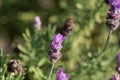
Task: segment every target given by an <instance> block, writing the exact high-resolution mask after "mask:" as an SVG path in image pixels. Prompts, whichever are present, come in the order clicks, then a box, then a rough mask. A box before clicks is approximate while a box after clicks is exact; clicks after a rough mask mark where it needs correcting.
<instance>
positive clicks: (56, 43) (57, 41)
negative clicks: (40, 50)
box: [48, 33, 65, 62]
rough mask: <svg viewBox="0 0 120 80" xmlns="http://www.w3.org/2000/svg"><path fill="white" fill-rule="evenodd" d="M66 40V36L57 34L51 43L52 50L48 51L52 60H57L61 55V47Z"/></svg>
mask: <svg viewBox="0 0 120 80" xmlns="http://www.w3.org/2000/svg"><path fill="white" fill-rule="evenodd" d="M64 40H65V36H63V35H62V34H60V33H58V34H55V35H54V37H53V40H52V42H51V44H50V50H49V52H48V56H49V58H50V61H51V62H56V61H57V60H58V59H59V58H60V57H61V56H62V54H61V52H60V50H61V48H62V42H63V41H64Z"/></svg>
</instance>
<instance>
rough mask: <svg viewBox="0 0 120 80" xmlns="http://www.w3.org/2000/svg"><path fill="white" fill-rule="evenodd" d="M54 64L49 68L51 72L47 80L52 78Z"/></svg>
mask: <svg viewBox="0 0 120 80" xmlns="http://www.w3.org/2000/svg"><path fill="white" fill-rule="evenodd" d="M54 64H55V63H54V62H53V63H52V67H51V70H50V74H49V77H48V80H50V79H51V76H52V73H53V68H54Z"/></svg>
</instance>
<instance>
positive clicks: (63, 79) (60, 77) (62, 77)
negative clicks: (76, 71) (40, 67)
mask: <svg viewBox="0 0 120 80" xmlns="http://www.w3.org/2000/svg"><path fill="white" fill-rule="evenodd" d="M55 80H69V74H66V73H64V72H63V69H62V68H59V69H58V70H57V76H56V79H55Z"/></svg>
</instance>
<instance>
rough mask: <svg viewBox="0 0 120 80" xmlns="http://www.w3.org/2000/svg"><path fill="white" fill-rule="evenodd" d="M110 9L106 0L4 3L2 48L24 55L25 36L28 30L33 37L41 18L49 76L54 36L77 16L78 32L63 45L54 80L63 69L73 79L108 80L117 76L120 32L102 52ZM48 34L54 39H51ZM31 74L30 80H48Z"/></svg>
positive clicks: (0, 29)
mask: <svg viewBox="0 0 120 80" xmlns="http://www.w3.org/2000/svg"><path fill="white" fill-rule="evenodd" d="M108 9H109V6H108V5H107V4H106V3H105V2H104V0H0V47H1V48H3V49H4V53H5V54H6V53H9V54H13V55H16V57H18V55H19V53H20V52H23V53H24V51H23V50H21V49H20V50H19V49H18V48H17V46H18V44H20V43H22V42H23V40H24V39H23V38H22V33H24V32H25V29H26V28H28V29H29V30H30V32H31V35H32V34H33V28H32V21H33V18H34V17H35V16H36V15H38V16H40V18H41V21H42V29H41V30H40V31H39V33H40V34H39V38H40V41H41V42H42V41H43V42H42V44H44V45H42V46H43V47H42V46H41V45H40V46H39V49H40V51H41V50H42V52H38V55H41V54H45V55H44V56H43V57H44V58H45V63H43V64H42V66H40V67H39V69H41V71H42V72H43V73H42V75H45V76H48V73H49V70H50V66H51V64H50V62H49V59H48V56H47V51H48V50H49V44H50V41H51V39H52V37H53V34H50V33H51V31H53V33H55V32H57V31H58V30H59V29H60V28H61V27H63V25H64V22H65V20H66V18H67V17H69V16H70V15H73V16H74V19H75V25H74V30H73V32H72V35H70V36H69V37H68V38H67V40H66V41H65V42H64V43H63V49H62V54H63V56H62V57H61V59H60V60H59V61H58V62H57V63H56V65H55V71H54V76H53V78H54V77H55V73H56V70H57V68H58V67H59V66H62V67H63V68H64V70H65V71H66V72H68V73H69V74H70V80H108V79H109V78H110V76H111V75H112V74H114V73H115V67H116V59H117V58H116V55H117V53H118V51H119V29H118V30H116V31H114V32H113V34H112V35H111V38H110V41H109V45H108V48H107V50H106V51H105V52H104V53H103V52H102V49H103V47H104V44H105V41H106V38H107V35H108V29H107V27H106V25H105V21H106V16H107V11H108ZM49 26H51V27H50V29H49ZM53 29H54V30H53ZM47 31H48V32H47ZM57 33H58V32H57ZM26 34H27V33H26ZM46 35H48V36H50V38H49V39H47V36H46ZM28 39H29V38H28ZM38 42H39V41H38ZM28 43H29V41H28ZM29 44H30V43H29ZM23 45H24V44H23ZM34 48H35V47H33V48H32V49H34ZM35 50H37V48H35ZM38 51H39V50H38ZM28 52H29V51H28ZM26 53H27V52H26ZM22 58H23V57H21V56H20V59H21V60H23V61H22V62H23V64H24V66H27V67H29V66H30V65H28V62H29V61H31V59H30V57H28V58H29V59H28V60H29V61H28V62H27V61H25V60H24V59H22ZM34 58H35V57H34ZM38 59H40V58H39V56H38ZM40 60H41V61H42V59H40ZM40 60H37V61H38V62H39V61H40ZM33 61H34V60H33ZM43 62H44V61H43ZM30 64H31V65H34V64H32V63H30ZM36 64H37V62H36ZM32 67H33V69H35V68H36V67H35V66H32ZM46 70H47V72H46ZM29 72H30V71H29V70H28V71H26V73H27V74H26V77H27V79H26V80H44V79H46V77H44V78H42V77H43V76H42V77H41V79H40V78H39V75H38V76H34V77H36V78H34V77H33V79H32V78H29V77H30V76H29V75H30V74H29ZM31 74H32V72H31ZM38 78H39V79H38Z"/></svg>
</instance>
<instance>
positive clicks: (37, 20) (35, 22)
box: [33, 16, 42, 31]
mask: <svg viewBox="0 0 120 80" xmlns="http://www.w3.org/2000/svg"><path fill="white" fill-rule="evenodd" d="M41 23H42V22H41V20H40V17H39V16H35V17H34V20H33V27H34V29H35V30H37V31H38V30H40V28H41Z"/></svg>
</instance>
